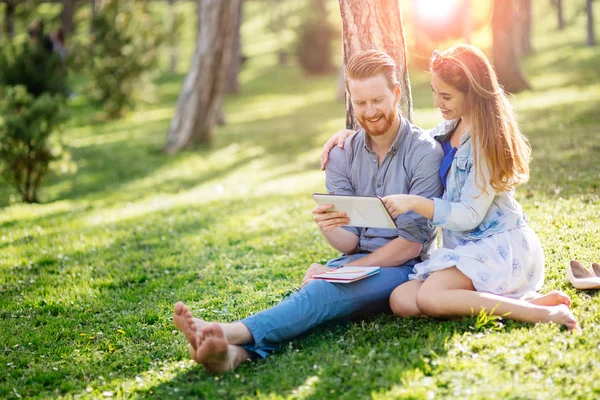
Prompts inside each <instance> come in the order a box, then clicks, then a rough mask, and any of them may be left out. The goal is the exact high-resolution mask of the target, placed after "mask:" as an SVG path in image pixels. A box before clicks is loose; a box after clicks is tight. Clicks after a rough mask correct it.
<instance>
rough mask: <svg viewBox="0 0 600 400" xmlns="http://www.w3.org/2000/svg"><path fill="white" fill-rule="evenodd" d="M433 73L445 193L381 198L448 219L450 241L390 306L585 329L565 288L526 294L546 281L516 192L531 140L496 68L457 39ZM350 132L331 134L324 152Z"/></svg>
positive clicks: (436, 60)
mask: <svg viewBox="0 0 600 400" xmlns="http://www.w3.org/2000/svg"><path fill="white" fill-rule="evenodd" d="M430 72H431V87H432V91H433V97H434V106H435V107H438V108H439V109H440V110H441V112H442V117H443V118H444V120H445V121H444V122H442V123H441V124H439V125H438V126H437V127H436V128H434V129H433V130H432V135H433V136H434V137H435V138H436V139H437V140H438V141H439V142H440V143H441V145H442V148H443V149H444V153H445V157H444V160H443V161H442V165H441V167H440V177H441V178H442V182H443V184H444V188H445V190H444V194H443V196H442V198H441V199H433V200H432V199H427V198H424V197H420V196H414V195H392V196H387V197H385V198H384V199H383V200H384V203H385V204H386V206H387V207H388V210H389V211H390V213H391V214H392V215H393V216H394V217H395V216H397V215H398V214H402V213H405V212H408V211H413V212H416V213H417V214H420V215H422V216H424V217H426V218H428V219H429V220H430V221H431V223H432V224H433V225H435V226H438V227H441V228H442V234H443V246H444V247H443V248H441V249H438V250H435V251H434V252H433V253H432V254H431V258H430V259H429V260H427V261H424V262H422V263H420V264H417V265H416V266H415V267H414V274H413V275H411V276H410V279H411V280H410V281H409V282H407V283H405V284H403V285H401V286H399V287H398V288H396V290H395V291H394V292H393V293H392V295H391V297H390V306H391V308H392V311H394V313H395V314H396V315H398V316H402V317H406V316H418V315H423V314H425V315H429V316H434V317H452V316H461V315H471V314H473V313H478V312H479V311H480V310H485V311H486V312H490V313H493V314H496V315H502V316H506V317H507V318H511V319H515V320H519V321H527V322H534V323H535V322H555V323H558V324H561V325H566V326H567V328H568V329H569V330H579V325H578V323H577V321H576V319H575V317H574V316H573V314H572V312H571V311H570V310H569V306H570V299H569V298H568V297H567V296H566V295H565V294H564V293H562V292H553V293H550V294H549V295H546V296H542V297H535V298H533V299H532V300H530V301H523V300H520V299H522V298H526V297H531V296H532V294H534V293H535V291H536V290H538V289H539V288H540V287H541V286H542V283H543V278H544V255H543V252H542V247H541V244H540V242H539V240H538V238H537V236H536V235H535V233H534V232H533V231H532V230H531V229H530V228H529V227H528V226H527V220H526V217H525V216H524V214H523V212H522V209H521V206H520V204H519V203H518V202H517V201H516V200H515V198H514V191H515V188H516V186H518V185H519V184H522V183H525V182H526V181H527V180H528V179H529V158H530V152H531V151H530V147H529V145H528V142H527V139H526V138H525V137H524V136H523V135H522V133H521V132H520V130H519V128H518V126H517V123H516V121H515V117H514V113H513V111H512V108H511V106H510V103H509V102H508V99H507V98H506V95H505V94H504V92H503V90H502V88H501V87H500V85H499V83H498V80H497V78H496V74H495V72H494V69H493V67H492V66H491V64H490V62H489V61H488V59H487V58H486V57H485V55H484V54H483V53H482V52H481V51H480V50H479V49H477V48H475V47H473V46H468V45H456V46H453V47H451V48H450V49H448V50H446V51H445V52H442V53H439V52H437V51H436V52H434V54H433V56H432V58H431V62H430ZM352 133H353V131H341V132H339V133H338V134H336V135H335V136H334V137H333V138H332V139H330V140H329V141H328V142H327V144H326V145H325V146H324V150H323V154H322V159H325V161H326V158H327V153H328V152H329V150H330V149H331V148H332V147H333V146H334V145H335V144H336V143H337V144H338V145H342V146H343V140H344V139H345V138H346V137H347V136H349V135H351V134H352ZM342 146H341V147H342Z"/></svg>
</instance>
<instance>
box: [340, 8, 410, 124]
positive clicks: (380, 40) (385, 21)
mask: <svg viewBox="0 0 600 400" xmlns="http://www.w3.org/2000/svg"><path fill="white" fill-rule="evenodd" d="M339 2H340V12H341V15H342V40H343V57H344V65H346V64H347V63H348V60H349V59H350V57H352V56H353V55H354V54H356V53H358V52H360V51H363V50H368V49H376V50H379V51H382V52H385V53H387V54H389V55H390V56H391V57H392V58H393V59H394V60H395V61H396V64H397V65H398V81H399V82H400V87H401V90H402V99H401V101H400V112H401V114H402V115H403V116H404V117H406V118H408V119H409V120H412V96H411V92H410V82H409V78H408V68H407V62H406V40H405V36H404V26H403V24H402V11H401V9H400V2H399V1H398V0H373V1H368V2H367V1H353V0H339ZM346 126H347V127H348V128H353V129H357V128H358V126H359V125H358V122H357V121H356V118H355V116H354V110H353V109H352V103H350V99H349V96H348V93H347V94H346Z"/></svg>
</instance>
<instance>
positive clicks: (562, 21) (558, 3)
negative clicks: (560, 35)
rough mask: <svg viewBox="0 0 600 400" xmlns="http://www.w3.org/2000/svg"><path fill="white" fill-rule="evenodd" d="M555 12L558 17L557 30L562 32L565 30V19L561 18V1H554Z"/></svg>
mask: <svg viewBox="0 0 600 400" xmlns="http://www.w3.org/2000/svg"><path fill="white" fill-rule="evenodd" d="M555 4H556V12H557V16H558V29H559V30H562V29H564V28H565V19H564V18H563V4H562V0H555Z"/></svg>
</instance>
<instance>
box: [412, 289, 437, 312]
mask: <svg viewBox="0 0 600 400" xmlns="http://www.w3.org/2000/svg"><path fill="white" fill-rule="evenodd" d="M417 307H418V308H419V310H421V312H423V313H424V314H426V315H429V316H430V317H443V316H444V313H443V308H442V304H441V302H440V301H439V297H438V296H437V295H436V293H435V292H433V291H430V290H427V289H423V288H421V290H419V292H418V293H417Z"/></svg>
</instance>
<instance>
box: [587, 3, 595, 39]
mask: <svg viewBox="0 0 600 400" xmlns="http://www.w3.org/2000/svg"><path fill="white" fill-rule="evenodd" d="M585 11H586V12H587V41H586V44H587V45H588V46H595V45H596V34H595V32H594V10H592V0H586V2H585Z"/></svg>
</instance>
